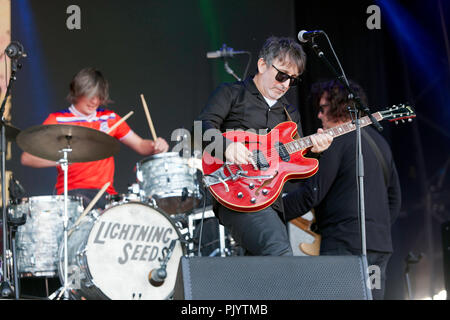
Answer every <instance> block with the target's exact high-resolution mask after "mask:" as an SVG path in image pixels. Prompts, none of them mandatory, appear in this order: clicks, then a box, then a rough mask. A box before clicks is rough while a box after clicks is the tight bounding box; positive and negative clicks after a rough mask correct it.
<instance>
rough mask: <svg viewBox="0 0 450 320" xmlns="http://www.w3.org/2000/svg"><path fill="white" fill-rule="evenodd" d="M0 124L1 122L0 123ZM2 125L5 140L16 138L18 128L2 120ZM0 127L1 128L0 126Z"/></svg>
mask: <svg viewBox="0 0 450 320" xmlns="http://www.w3.org/2000/svg"><path fill="white" fill-rule="evenodd" d="M0 125H1V123H0ZM3 125H4V126H5V129H6V130H5V136H6V140H7V141H14V140H16V137H17V135H18V134H19V133H20V129H19V128H16V127H14V126H13V125H12V124H10V123H6V122H3ZM0 129H1V128H0Z"/></svg>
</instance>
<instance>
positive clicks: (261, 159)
mask: <svg viewBox="0 0 450 320" xmlns="http://www.w3.org/2000/svg"><path fill="white" fill-rule="evenodd" d="M253 159H256V166H257V167H258V170H261V171H265V170H267V169H269V168H270V164H269V162H268V161H267V159H266V156H265V155H264V153H262V152H261V151H260V150H253Z"/></svg>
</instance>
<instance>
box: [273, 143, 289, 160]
mask: <svg viewBox="0 0 450 320" xmlns="http://www.w3.org/2000/svg"><path fill="white" fill-rule="evenodd" d="M275 149H276V150H277V152H278V155H279V156H280V158H281V160H283V161H284V162H289V161H290V160H291V156H290V155H289V151H287V149H286V147H285V146H284V144H282V143H281V142H277V143H275Z"/></svg>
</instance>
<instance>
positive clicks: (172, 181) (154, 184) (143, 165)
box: [136, 152, 201, 214]
mask: <svg viewBox="0 0 450 320" xmlns="http://www.w3.org/2000/svg"><path fill="white" fill-rule="evenodd" d="M136 174H137V180H138V182H139V187H140V189H141V190H143V192H144V193H145V195H146V196H147V197H152V198H153V199H154V200H155V202H156V204H157V205H158V207H159V208H161V209H162V210H163V211H164V212H166V213H168V214H176V213H185V212H188V211H190V210H192V209H193V208H195V207H196V206H197V205H198V204H199V202H200V200H201V193H200V190H199V183H198V178H197V169H195V168H192V167H190V166H189V165H188V163H187V160H186V159H184V158H182V157H180V156H179V154H178V153H177V152H166V153H159V154H155V155H153V156H151V157H148V158H146V159H144V160H141V161H140V162H138V163H137V164H136Z"/></svg>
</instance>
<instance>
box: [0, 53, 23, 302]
mask: <svg viewBox="0 0 450 320" xmlns="http://www.w3.org/2000/svg"><path fill="white" fill-rule="evenodd" d="M21 67H22V65H21V64H20V63H18V58H12V59H11V74H10V79H9V83H8V87H7V88H6V93H5V97H4V99H3V101H2V104H1V107H0V126H1V133H0V140H1V141H0V148H1V170H0V171H1V179H2V184H1V186H2V204H3V205H2V221H3V256H2V268H3V277H2V279H1V284H0V294H1V297H2V298H10V297H12V296H13V295H15V292H14V291H15V290H14V289H13V288H12V287H11V283H10V279H9V276H8V270H7V265H8V263H7V261H8V258H7V253H8V251H9V242H8V240H9V239H8V236H7V235H8V218H7V214H6V207H7V205H8V204H7V202H6V181H5V178H6V127H5V118H4V113H5V105H6V101H7V100H8V96H9V95H10V94H11V87H12V84H13V82H14V81H15V80H16V71H17V69H20V68H21ZM13 258H14V257H12V259H13ZM13 263H14V264H15V263H16V262H15V261H14V260H13ZM15 286H16V288H17V282H16V283H15ZM15 296H16V295H15ZM16 299H17V296H16Z"/></svg>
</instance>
